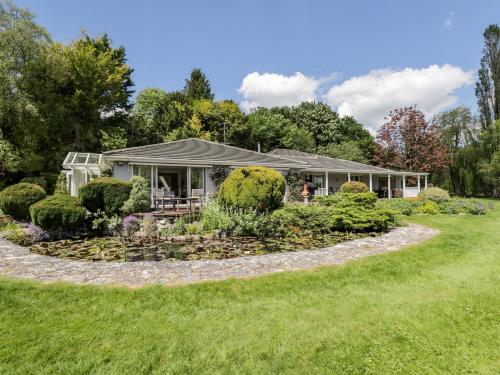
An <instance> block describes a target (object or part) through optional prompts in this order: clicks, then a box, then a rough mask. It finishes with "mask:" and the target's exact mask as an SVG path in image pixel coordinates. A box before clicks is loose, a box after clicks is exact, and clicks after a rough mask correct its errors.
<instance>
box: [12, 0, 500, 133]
mask: <svg viewBox="0 0 500 375" xmlns="http://www.w3.org/2000/svg"><path fill="white" fill-rule="evenodd" d="M15 2H16V4H18V5H20V6H23V7H26V8H28V9H30V10H31V11H32V12H34V13H35V14H36V16H37V20H38V22H39V23H40V24H42V25H43V26H45V27H46V28H47V29H48V31H49V33H50V34H51V35H52V37H53V39H54V40H57V41H62V42H69V41H71V40H74V39H76V38H77V37H78V35H79V34H80V32H81V30H85V31H86V32H87V33H88V34H90V35H91V36H97V35H99V34H102V33H107V34H108V35H109V36H110V37H111V39H112V40H113V42H114V44H115V45H116V46H118V45H123V46H124V47H125V48H126V52H127V56H128V62H129V64H130V65H131V66H132V67H133V69H134V73H133V80H134V83H135V90H136V93H137V92H139V91H140V90H142V89H144V88H146V87H159V88H161V89H164V90H167V91H172V90H178V89H182V87H183V86H184V82H185V79H186V77H187V76H188V75H189V73H190V71H191V69H193V68H195V67H199V68H201V69H202V70H203V71H204V72H205V74H206V75H207V76H208V78H209V80H210V83H211V85H212V89H213V91H214V93H215V97H216V99H233V100H235V101H236V102H238V103H239V104H240V106H241V108H242V109H243V110H245V111H250V110H251V109H252V108H255V107H256V106H266V107H270V106H274V105H295V104H298V103H300V102H301V101H304V100H320V101H323V102H326V103H328V104H330V105H331V106H332V108H334V109H335V110H337V111H338V112H339V113H340V114H341V115H343V116H344V115H351V116H354V117H355V118H356V119H357V120H358V121H360V122H361V123H363V124H364V125H365V126H367V127H368V128H369V129H370V130H371V131H372V132H374V131H376V129H377V128H378V127H379V126H380V125H381V124H382V123H383V121H384V116H386V115H387V114H388V112H389V111H390V110H391V109H394V108H396V107H401V106H410V105H417V107H418V108H419V109H421V110H422V111H423V112H424V113H425V114H426V115H427V116H429V118H430V116H432V115H433V114H435V113H438V112H440V111H443V110H446V109H448V108H452V107H454V106H458V105H466V106H469V107H471V109H472V110H473V111H475V110H476V99H475V96H474V83H475V80H476V72H477V69H478V67H479V62H480V58H481V51H482V48H483V39H482V33H483V31H484V29H485V28H486V27H487V26H488V25H489V24H492V23H500V1H499V0H476V1H466V0H457V1H451V0H419V1H416V0H415V1H409V0H365V1H361V0H351V1H345V0H344V1H336V0H335V1H333V0H330V1H322V0H310V1H305V0H298V1H296V0H289V1H283V0H252V1H237V0H212V1H206V0H205V1H203V0H199V1H198V0H197V1H176V0H170V1H160V0H141V1H137V0H120V1H118V0H85V1H81V0H15Z"/></svg>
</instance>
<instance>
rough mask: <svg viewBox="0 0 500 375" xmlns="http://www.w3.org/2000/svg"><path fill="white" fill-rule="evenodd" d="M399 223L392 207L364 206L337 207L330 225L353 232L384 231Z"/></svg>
mask: <svg viewBox="0 0 500 375" xmlns="http://www.w3.org/2000/svg"><path fill="white" fill-rule="evenodd" d="M397 224H398V221H397V219H396V212H395V211H394V210H391V209H386V208H377V209H366V208H362V207H340V208H335V209H334V210H333V212H332V216H331V218H330V225H331V226H332V227H333V228H335V229H336V230H343V231H352V232H373V231H374V232H384V231H387V230H388V229H389V228H391V227H394V226H396V225H397Z"/></svg>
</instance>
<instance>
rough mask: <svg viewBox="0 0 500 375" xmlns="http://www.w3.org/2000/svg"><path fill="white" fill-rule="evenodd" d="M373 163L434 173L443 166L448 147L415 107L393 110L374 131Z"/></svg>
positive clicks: (445, 163)
mask: <svg viewBox="0 0 500 375" xmlns="http://www.w3.org/2000/svg"><path fill="white" fill-rule="evenodd" d="M374 161H375V163H376V164H378V165H380V166H382V167H386V168H393V169H399V170H406V171H422V172H436V171H439V170H442V169H443V168H446V167H447V165H448V162H449V150H448V147H446V145H445V144H443V142H442V140H441V131H440V129H439V128H438V127H436V126H433V125H430V124H429V123H428V122H427V121H426V120H425V117H424V114H423V113H422V112H420V111H419V110H417V109H416V107H405V108H400V109H395V110H394V111H391V112H390V113H389V116H388V117H387V118H386V123H385V124H384V125H382V127H381V128H380V129H379V130H378V132H377V147H376V150H375V154H374Z"/></svg>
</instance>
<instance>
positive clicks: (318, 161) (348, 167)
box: [269, 149, 398, 173]
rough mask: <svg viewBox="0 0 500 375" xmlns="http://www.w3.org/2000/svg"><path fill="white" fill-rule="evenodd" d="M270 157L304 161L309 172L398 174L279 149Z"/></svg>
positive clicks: (272, 152) (340, 160)
mask: <svg viewBox="0 0 500 375" xmlns="http://www.w3.org/2000/svg"><path fill="white" fill-rule="evenodd" d="M269 154H270V155H273V156H278V157H283V158H286V159H289V160H296V161H302V162H305V163H307V164H309V167H307V168H305V169H307V170H321V171H331V172H334V171H339V172H345V171H349V172H373V173H398V172H395V171H392V170H390V169H385V168H380V167H374V166H373V165H368V164H362V163H357V162H354V161H349V160H342V159H334V158H330V157H327V156H321V155H315V154H309V153H307V152H302V151H297V150H285V149H277V150H273V151H271V152H269Z"/></svg>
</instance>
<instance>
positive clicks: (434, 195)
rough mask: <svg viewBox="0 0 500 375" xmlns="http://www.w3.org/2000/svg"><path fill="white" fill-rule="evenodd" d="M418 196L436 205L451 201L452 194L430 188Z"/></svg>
mask: <svg viewBox="0 0 500 375" xmlns="http://www.w3.org/2000/svg"><path fill="white" fill-rule="evenodd" d="M418 196H419V197H421V198H424V199H429V200H431V201H433V202H436V203H443V202H446V201H447V200H448V199H450V194H448V192H447V191H446V190H443V189H440V188H438V187H428V188H427V189H424V190H422V191H421V192H420V193H418Z"/></svg>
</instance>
